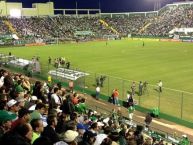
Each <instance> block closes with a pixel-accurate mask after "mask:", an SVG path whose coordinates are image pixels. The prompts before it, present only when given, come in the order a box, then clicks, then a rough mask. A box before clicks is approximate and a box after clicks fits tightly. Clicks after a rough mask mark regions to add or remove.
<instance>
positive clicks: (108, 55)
mask: <svg viewBox="0 0 193 145" xmlns="http://www.w3.org/2000/svg"><path fill="white" fill-rule="evenodd" d="M144 42H145V46H144V47H143V41H140V40H116V41H108V43H107V45H106V42H105V41H97V42H96V41H93V42H84V43H68V44H59V45H47V46H31V47H8V48H0V53H4V54H8V53H9V52H11V53H12V54H13V55H15V56H18V57H21V58H25V59H29V60H31V58H32V57H33V56H38V57H40V63H41V69H42V70H43V71H48V57H49V56H51V58H52V62H53V61H54V59H55V58H57V57H65V58H66V59H67V60H68V61H70V62H71V65H72V67H73V68H78V69H80V70H82V71H85V72H91V74H92V73H93V74H94V73H98V74H104V75H106V76H111V77H112V78H116V79H117V80H120V81H121V80H131V81H132V80H134V81H136V82H139V81H143V82H144V81H147V82H148V83H149V84H151V85H157V83H158V81H159V80H162V82H163V87H165V88H168V90H169V91H167V93H166V94H164V96H169V95H168V93H169V92H170V91H171V92H172V93H173V96H172V95H170V97H169V98H162V97H161V101H162V102H163V103H162V104H161V107H162V106H163V104H164V102H165V105H164V106H168V105H169V106H171V109H170V108H169V111H170V112H169V114H174V113H178V114H177V115H175V116H177V117H180V115H181V113H179V110H178V109H181V91H185V92H190V93H187V95H186V96H184V97H185V98H186V99H185V101H183V104H184V106H185V107H184V108H183V111H185V112H187V111H188V112H189V113H190V112H191V111H192V109H193V107H192V106H193V99H192V97H193V95H192V94H191V93H193V44H192V43H182V42H154V41H144ZM49 68H50V67H49ZM94 81H95V79H94V78H93V82H94ZM106 81H107V80H106ZM131 81H130V82H128V83H126V84H124V85H128V87H126V88H125V89H124V91H125V92H126V91H127V90H129V89H130V88H129V85H131V84H129V83H131ZM110 83H111V82H110ZM116 84H117V85H120V84H121V85H122V83H120V84H119V83H114V82H113V83H111V88H110V91H112V89H113V88H119V87H120V86H117V85H116ZM152 87H154V86H152ZM93 88H94V87H93ZM93 88H92V89H93ZM137 88H138V86H137ZM102 91H103V90H102ZM125 92H124V93H122V94H123V95H124V96H122V98H124V99H125V98H126V96H125ZM152 94H156V95H148V97H146V98H142V99H141V100H140V101H141V102H142V106H143V102H146V103H147V104H148V105H149V106H147V107H149V108H151V107H154V106H155V102H152V101H151V100H152V99H151V97H154V96H157V93H156V92H154V93H152ZM136 99H137V98H136ZM138 99H139V98H138ZM159 99H160V98H159ZM176 100H177V102H176ZM159 101H160V100H159ZM168 101H169V102H170V101H171V102H175V103H174V105H171V104H170V103H168ZM176 108H177V109H176ZM161 109H162V110H163V112H167V110H168V107H162V108H161ZM185 112H184V113H183V118H185V119H188V120H190V119H191V120H193V118H192V117H191V118H189V117H190V116H189V115H190V114H189V113H188V114H187V115H185ZM188 116H189V117H188Z"/></svg>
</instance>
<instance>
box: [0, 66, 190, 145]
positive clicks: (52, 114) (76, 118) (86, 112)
mask: <svg viewBox="0 0 193 145" xmlns="http://www.w3.org/2000/svg"><path fill="white" fill-rule="evenodd" d="M132 106H133V105H132ZM132 110H133V108H131V107H130V108H129V110H128V111H129V115H131V114H132V113H133V111H132ZM129 117H130V116H129ZM146 119H148V118H146ZM131 121H132V120H130V122H128V120H125V118H124V117H123V114H122V111H121V107H120V106H115V109H113V111H112V113H110V114H101V113H99V112H96V111H94V110H91V109H88V106H87V105H86V99H85V96H84V95H83V94H79V93H76V92H74V90H73V82H72V81H70V82H69V87H68V88H64V87H63V86H62V84H61V83H60V82H59V83H57V84H54V83H51V81H49V82H48V83H46V82H41V81H36V80H30V79H29V78H28V77H26V76H24V75H22V74H18V73H10V72H8V71H7V70H4V69H1V70H0V144H1V145H142V144H143V145H163V144H165V141H164V140H162V139H161V138H160V139H159V140H157V138H156V137H155V136H154V137H151V136H148V135H147V134H145V133H144V132H143V130H144V127H143V126H141V125H137V126H133V123H132V124H131ZM182 141H183V144H184V145H188V144H189V141H188V139H187V136H185V137H183V140H182Z"/></svg>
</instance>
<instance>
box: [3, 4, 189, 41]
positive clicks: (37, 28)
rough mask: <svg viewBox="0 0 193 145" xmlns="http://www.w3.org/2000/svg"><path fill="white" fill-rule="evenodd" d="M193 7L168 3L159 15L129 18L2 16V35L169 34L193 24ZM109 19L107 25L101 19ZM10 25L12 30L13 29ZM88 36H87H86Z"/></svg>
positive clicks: (47, 37) (47, 36) (96, 36)
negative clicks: (83, 33)
mask: <svg viewBox="0 0 193 145" xmlns="http://www.w3.org/2000/svg"><path fill="white" fill-rule="evenodd" d="M192 17H193V7H192V6H183V5H179V6H175V5H174V6H168V7H166V8H165V9H163V10H160V11H159V13H158V15H147V16H145V15H144V14H141V15H140V14H137V15H135V14H133V15H130V16H129V17H128V16H126V15H122V16H121V15H119V16H113V17H112V18H111V17H106V18H104V17H102V18H100V17H97V16H96V17H79V18H77V17H73V16H59V15H58V16H54V17H50V16H45V17H22V18H7V17H1V18H0V24H1V25H0V34H10V33H12V32H11V31H13V30H14V29H15V31H16V33H17V34H18V36H19V37H20V38H23V37H27V36H31V37H36V38H42V39H49V38H62V39H73V38H75V35H74V33H75V32H76V31H91V32H93V35H92V36H89V37H90V38H102V37H103V36H104V35H113V34H115V32H114V31H113V30H112V29H111V28H113V29H114V30H116V31H117V32H118V33H119V35H120V36H121V37H122V36H127V35H128V34H133V35H148V36H168V34H169V32H170V31H171V30H172V29H174V28H176V27H177V28H181V27H182V28H188V27H193V19H192ZM101 19H102V20H103V21H104V22H106V24H107V25H104V24H103V23H101V22H100V20H101ZM10 27H12V28H13V29H12V30H11V29H10ZM83 37H86V36H83Z"/></svg>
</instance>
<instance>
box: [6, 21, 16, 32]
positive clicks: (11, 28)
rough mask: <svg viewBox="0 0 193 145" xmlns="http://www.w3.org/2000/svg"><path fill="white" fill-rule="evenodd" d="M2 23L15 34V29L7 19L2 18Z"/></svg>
mask: <svg viewBox="0 0 193 145" xmlns="http://www.w3.org/2000/svg"><path fill="white" fill-rule="evenodd" d="M3 23H4V24H5V25H6V26H7V27H8V28H9V30H10V31H11V32H12V33H14V34H17V31H16V30H15V28H14V27H13V25H12V24H11V23H10V22H9V21H7V20H4V21H3Z"/></svg>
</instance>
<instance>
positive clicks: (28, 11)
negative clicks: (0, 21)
mask: <svg viewBox="0 0 193 145" xmlns="http://www.w3.org/2000/svg"><path fill="white" fill-rule="evenodd" d="M11 10H19V11H20V12H21V16H48V15H49V16H53V15H54V3H53V2H47V3H33V4H32V8H23V6H22V3H16V2H11V3H10V2H9V3H6V2H5V1H0V15H1V16H10V15H11V13H10V11H11Z"/></svg>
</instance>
